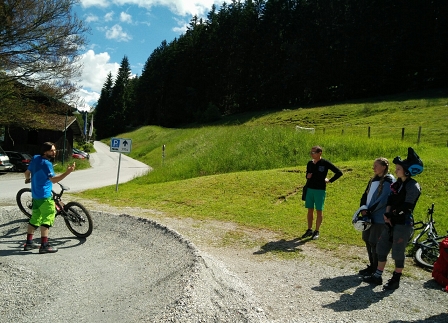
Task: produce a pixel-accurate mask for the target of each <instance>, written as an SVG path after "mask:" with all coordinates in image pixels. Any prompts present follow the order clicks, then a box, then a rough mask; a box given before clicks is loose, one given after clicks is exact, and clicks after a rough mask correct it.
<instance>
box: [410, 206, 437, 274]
mask: <svg viewBox="0 0 448 323" xmlns="http://www.w3.org/2000/svg"><path fill="white" fill-rule="evenodd" d="M433 215H434V203H432V205H431V207H429V208H428V211H427V218H426V222H423V221H418V222H415V223H414V232H415V231H418V230H421V232H420V233H419V234H418V235H417V236H416V237H415V238H414V239H412V240H411V241H410V244H412V245H413V251H415V255H414V258H415V261H416V262H417V263H419V264H420V265H422V266H424V267H427V268H433V267H434V263H435V262H436V260H437V258H438V257H439V243H440V241H442V240H443V239H444V238H445V237H446V235H445V236H439V235H438V233H437V230H436V227H435V221H434V216H433ZM422 238H425V240H422Z"/></svg>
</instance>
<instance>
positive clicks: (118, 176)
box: [115, 153, 121, 192]
mask: <svg viewBox="0 0 448 323" xmlns="http://www.w3.org/2000/svg"><path fill="white" fill-rule="evenodd" d="M120 164H121V153H120V156H119V157H118V172H117V185H116V186H115V192H118V179H119V178H120Z"/></svg>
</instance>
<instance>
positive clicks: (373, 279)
mask: <svg viewBox="0 0 448 323" xmlns="http://www.w3.org/2000/svg"><path fill="white" fill-rule="evenodd" d="M362 281H363V282H366V283H369V284H374V285H383V278H382V277H381V276H376V275H375V274H373V275H370V276H367V277H364V278H363V279H362Z"/></svg>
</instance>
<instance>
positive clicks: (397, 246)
mask: <svg viewBox="0 0 448 323" xmlns="http://www.w3.org/2000/svg"><path fill="white" fill-rule="evenodd" d="M393 163H394V164H395V167H396V168H395V175H396V176H397V181H396V182H395V183H393V184H392V185H391V190H392V193H391V195H389V198H388V200H387V207H386V213H384V222H385V223H386V224H387V227H386V228H385V229H384V230H383V232H382V233H381V236H380V238H379V239H378V243H377V248H376V252H377V254H378V266H377V269H376V271H375V273H373V274H372V275H371V276H367V277H364V281H365V282H368V283H371V284H375V285H382V284H383V279H382V274H383V271H384V268H385V267H386V261H387V255H388V254H389V252H390V251H391V250H392V259H393V260H394V261H395V270H394V272H393V274H392V278H391V279H389V281H388V282H387V283H386V284H385V285H384V287H383V288H384V289H389V290H393V289H397V288H398V287H399V286H400V278H401V275H402V272H403V268H404V261H405V251H406V246H407V244H408V241H409V239H410V238H411V235H412V232H413V226H414V217H413V211H414V208H415V205H416V204H417V201H418V199H419V197H420V194H421V188H420V185H419V184H418V182H417V181H416V180H415V179H413V178H412V176H414V175H418V174H420V173H421V172H422V171H423V162H422V161H421V160H420V157H419V156H418V155H417V154H416V153H415V151H414V149H412V148H411V147H409V148H408V157H407V158H406V159H405V160H401V158H400V157H399V156H398V157H395V158H394V160H393Z"/></svg>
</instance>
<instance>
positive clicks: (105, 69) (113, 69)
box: [78, 50, 120, 106]
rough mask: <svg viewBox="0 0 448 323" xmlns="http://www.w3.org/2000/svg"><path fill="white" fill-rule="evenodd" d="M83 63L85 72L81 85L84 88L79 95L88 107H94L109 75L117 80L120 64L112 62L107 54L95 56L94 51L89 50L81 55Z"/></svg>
mask: <svg viewBox="0 0 448 323" xmlns="http://www.w3.org/2000/svg"><path fill="white" fill-rule="evenodd" d="M81 63H82V64H83V72H82V75H81V82H80V84H79V85H80V86H82V89H81V90H80V91H79V93H78V95H79V96H80V98H82V99H84V101H85V102H86V104H87V105H88V106H92V105H93V104H95V103H96V102H97V101H98V98H99V97H100V93H101V89H102V87H103V85H104V83H105V82H106V79H107V75H108V74H109V73H112V78H113V80H115V77H116V75H117V72H118V69H119V68H120V64H118V63H112V62H110V56H109V54H108V53H107V52H104V53H99V54H95V52H94V51H93V50H88V51H87V52H86V53H84V54H82V55H81Z"/></svg>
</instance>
